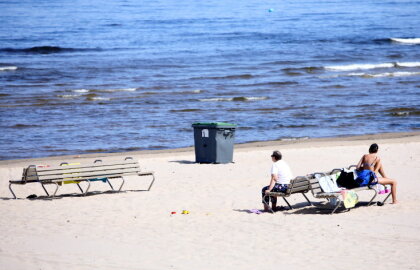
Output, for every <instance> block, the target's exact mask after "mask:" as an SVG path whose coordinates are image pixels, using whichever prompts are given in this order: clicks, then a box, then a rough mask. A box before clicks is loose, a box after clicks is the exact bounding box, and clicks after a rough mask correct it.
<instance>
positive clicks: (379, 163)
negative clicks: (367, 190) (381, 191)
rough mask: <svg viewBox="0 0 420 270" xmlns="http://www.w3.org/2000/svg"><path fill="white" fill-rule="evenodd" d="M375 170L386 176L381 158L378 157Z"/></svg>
mask: <svg viewBox="0 0 420 270" xmlns="http://www.w3.org/2000/svg"><path fill="white" fill-rule="evenodd" d="M375 172H379V174H380V175H382V177H383V178H387V177H386V174H385V171H384V167H383V166H382V162H381V159H379V158H378V161H377V162H376V164H375Z"/></svg>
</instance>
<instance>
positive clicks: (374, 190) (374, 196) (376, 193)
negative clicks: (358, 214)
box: [368, 188, 378, 206]
mask: <svg viewBox="0 0 420 270" xmlns="http://www.w3.org/2000/svg"><path fill="white" fill-rule="evenodd" d="M372 190H373V192H375V194H374V195H373V197H372V199H371V200H370V202H369V203H368V206H369V205H371V204H372V202H373V200H374V199H375V198H376V195H378V192H377V191H376V189H374V188H372Z"/></svg>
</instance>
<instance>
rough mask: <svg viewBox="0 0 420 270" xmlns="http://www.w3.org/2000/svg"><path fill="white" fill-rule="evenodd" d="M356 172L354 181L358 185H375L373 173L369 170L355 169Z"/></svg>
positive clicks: (376, 181) (375, 180)
mask: <svg viewBox="0 0 420 270" xmlns="http://www.w3.org/2000/svg"><path fill="white" fill-rule="evenodd" d="M356 173H357V178H356V183H357V184H358V185H359V187H365V186H368V185H376V184H377V183H378V180H377V179H376V175H375V173H374V172H373V171H371V170H359V171H356Z"/></svg>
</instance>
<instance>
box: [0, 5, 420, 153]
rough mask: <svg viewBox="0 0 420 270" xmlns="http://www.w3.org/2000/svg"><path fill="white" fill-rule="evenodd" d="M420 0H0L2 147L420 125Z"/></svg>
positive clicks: (128, 145) (68, 147)
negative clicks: (223, 129) (219, 131)
mask: <svg viewBox="0 0 420 270" xmlns="http://www.w3.org/2000/svg"><path fill="white" fill-rule="evenodd" d="M419 14H420V2H419V1H405V0H398V1H387V0H385V1H383V0H380V1H379V0H351V1H350V0H347V1H346V0H329V1H326V0H325V1H324V0H305V1H304V0H302V1H300V0H282V1H265V0H258V1H257V0H243V1H232V0H225V1H215V0H207V1H192V0H190V1H186V0H178V1H170V0H156V1H153V0H150V1H134V0H127V1H96V0H93V1H77V0H76V1H59V0H57V1H41V0H39V1H29V0H22V1H11V0H10V1H0V25H1V27H0V130H1V133H0V134H1V135H0V159H15V158H33V157H44V156H52V155H65V154H83V153H96V152H117V151H130V150H141V149H165V148H178V147H185V146H191V145H193V143H194V142H193V132H192V128H191V124H192V123H194V122H197V121H224V122H232V123H236V124H238V129H237V132H236V142H239V143H242V142H249V141H263V140H272V139H291V138H302V137H327V136H341V135H356V134H366V133H379V132H401V131H414V130H419V129H420V15H419Z"/></svg>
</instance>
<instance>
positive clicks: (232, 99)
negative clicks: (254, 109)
mask: <svg viewBox="0 0 420 270" xmlns="http://www.w3.org/2000/svg"><path fill="white" fill-rule="evenodd" d="M265 99H268V97H233V98H204V99H199V101H202V102H215V101H257V100H265Z"/></svg>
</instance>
